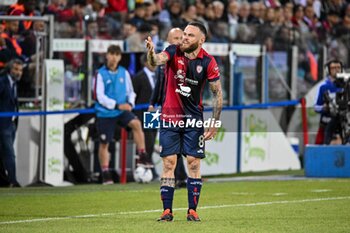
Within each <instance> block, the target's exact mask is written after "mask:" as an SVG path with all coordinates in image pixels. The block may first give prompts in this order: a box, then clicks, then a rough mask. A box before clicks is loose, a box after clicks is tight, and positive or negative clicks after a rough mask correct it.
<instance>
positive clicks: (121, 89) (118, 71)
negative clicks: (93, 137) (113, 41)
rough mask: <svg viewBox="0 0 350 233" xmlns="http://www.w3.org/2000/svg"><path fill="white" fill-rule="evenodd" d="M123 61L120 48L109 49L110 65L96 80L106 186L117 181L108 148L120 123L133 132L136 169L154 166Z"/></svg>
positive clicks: (98, 120)
mask: <svg viewBox="0 0 350 233" xmlns="http://www.w3.org/2000/svg"><path fill="white" fill-rule="evenodd" d="M121 58H122V53H121V49H120V47H119V46H118V45H110V46H109V47H108V49H107V55H106V59H107V62H106V65H104V66H103V67H101V68H100V69H99V70H98V73H97V77H96V81H95V93H94V94H95V99H96V104H95V109H96V116H97V131H98V135H99V141H100V144H99V151H98V152H99V153H98V154H99V159H100V165H101V169H102V180H103V184H111V183H113V180H112V178H111V174H110V172H109V152H108V145H109V143H110V142H111V140H112V139H113V136H114V131H115V127H116V124H117V123H118V124H119V125H121V126H122V127H130V128H131V129H132V133H133V138H134V141H135V144H136V148H137V155H138V159H137V164H136V166H144V167H146V168H150V167H152V166H153V164H152V162H151V159H150V157H149V155H147V153H146V150H145V139H144V133H143V131H142V127H141V122H140V120H139V119H138V118H137V117H136V116H135V115H134V114H133V113H132V112H131V110H132V109H133V107H134V103H135V97H136V95H135V93H134V90H133V86H132V82H131V79H130V74H129V72H128V71H127V70H126V69H125V68H124V67H122V66H120V65H118V64H119V62H120V60H121Z"/></svg>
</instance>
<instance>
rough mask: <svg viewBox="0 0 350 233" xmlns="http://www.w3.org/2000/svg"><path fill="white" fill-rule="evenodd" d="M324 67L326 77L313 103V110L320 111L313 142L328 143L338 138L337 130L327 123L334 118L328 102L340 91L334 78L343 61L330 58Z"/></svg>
mask: <svg viewBox="0 0 350 233" xmlns="http://www.w3.org/2000/svg"><path fill="white" fill-rule="evenodd" d="M325 69H326V78H325V79H324V81H322V83H321V85H320V87H319V89H318V91H317V94H316V102H315V104H314V110H315V112H317V113H320V123H319V128H318V131H317V134H316V141H315V144H330V143H331V141H332V140H333V139H337V138H339V132H336V131H335V130H333V129H331V128H330V127H329V124H330V123H331V122H334V119H335V116H332V114H331V111H330V104H331V102H333V101H334V99H335V96H336V93H337V92H340V91H342V89H341V88H339V87H337V86H336V85H335V80H336V78H337V74H338V73H341V72H343V63H342V62H341V61H339V60H336V59H332V60H330V61H328V62H327V63H326V65H325ZM332 125H333V124H332ZM331 131H332V132H331Z"/></svg>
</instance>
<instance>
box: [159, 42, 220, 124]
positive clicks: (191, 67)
mask: <svg viewBox="0 0 350 233" xmlns="http://www.w3.org/2000/svg"><path fill="white" fill-rule="evenodd" d="M165 52H166V54H167V55H168V57H169V60H168V62H167V64H166V68H165V83H164V87H165V90H164V91H165V97H164V99H163V104H162V118H163V119H164V120H165V121H170V120H182V119H198V120H201V119H202V118H203V105H202V94H203V90H204V86H205V83H206V81H207V80H208V81H209V82H213V81H216V80H218V79H219V78H220V71H219V67H218V65H217V63H216V61H215V59H214V57H213V56H211V55H209V54H208V53H207V52H206V51H205V50H204V49H203V48H201V50H200V51H199V53H198V55H197V57H196V58H195V59H189V58H187V57H186V56H185V54H184V52H182V51H181V50H180V47H179V46H177V45H170V46H169V47H167V48H166V49H165Z"/></svg>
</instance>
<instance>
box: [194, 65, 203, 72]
mask: <svg viewBox="0 0 350 233" xmlns="http://www.w3.org/2000/svg"><path fill="white" fill-rule="evenodd" d="M196 70H197V73H200V72H202V70H203V66H200V65H198V66H197V67H196Z"/></svg>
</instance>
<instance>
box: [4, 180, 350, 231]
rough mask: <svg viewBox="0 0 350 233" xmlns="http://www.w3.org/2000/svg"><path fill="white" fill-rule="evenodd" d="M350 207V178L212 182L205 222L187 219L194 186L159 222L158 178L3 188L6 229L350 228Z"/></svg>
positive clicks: (205, 197)
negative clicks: (141, 181) (123, 182)
mask: <svg viewBox="0 0 350 233" xmlns="http://www.w3.org/2000/svg"><path fill="white" fill-rule="evenodd" d="M349 206H350V179H307V180H289V181H238V182H237V181H236V182H220V183H212V182H204V185H203V188H202V192H201V198H200V202H199V208H198V214H199V216H200V217H201V219H202V222H197V223H196V222H187V221H186V210H187V190H186V189H179V190H176V191H175V198H174V205H173V208H174V222H156V219H157V218H158V217H159V216H160V214H161V211H162V210H161V209H162V205H161V201H160V196H159V184H158V183H151V184H147V185H142V184H136V183H129V184H127V185H120V184H116V185H110V186H102V185H76V186H72V187H40V188H20V189H0V232H16V233H20V232H94V233H97V232H138V233H141V232H162V233H164V232H244V233H249V232H259V233H264V232H266V233H273V232H276V233H277V232H278V233H280V232H293V233H294V232H298V233H301V232H305V233H310V232H317V233H318V232H332V233H335V232H344V233H345V232H346V233H348V232H350V210H349ZM23 220H29V221H28V222H23Z"/></svg>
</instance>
